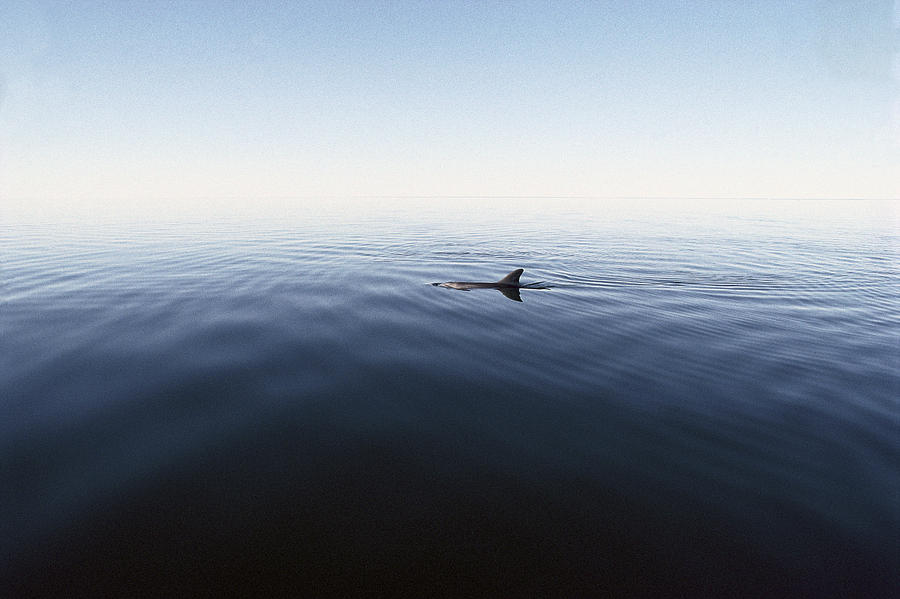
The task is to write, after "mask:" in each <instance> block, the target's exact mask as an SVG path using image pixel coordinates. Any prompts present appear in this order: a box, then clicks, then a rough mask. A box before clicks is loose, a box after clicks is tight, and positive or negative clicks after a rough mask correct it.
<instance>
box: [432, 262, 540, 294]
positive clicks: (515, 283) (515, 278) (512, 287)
mask: <svg viewBox="0 0 900 599" xmlns="http://www.w3.org/2000/svg"><path fill="white" fill-rule="evenodd" d="M523 272H525V269H523V268H517V269H516V270H514V271H512V272H511V273H509V274H508V275H506V276H505V277H503V278H502V279H500V280H499V281H497V282H496V283H471V282H468V281H448V282H446V283H432V285H434V286H435V287H447V288H448V289H459V290H460V291H469V290H470V289H496V290H497V291H499V292H500V293H502V294H503V295H505V296H506V297H508V298H509V299H511V300H513V301H515V302H521V301H522V298H521V296H520V295H519V290H520V289H549V288H548V287H541V285H543V282H538V283H526V284H525V285H522V284H521V283H519V277H520V276H522V273H523Z"/></svg>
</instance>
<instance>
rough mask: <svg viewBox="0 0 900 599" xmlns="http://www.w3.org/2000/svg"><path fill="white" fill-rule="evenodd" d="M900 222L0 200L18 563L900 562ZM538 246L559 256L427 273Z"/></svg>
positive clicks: (698, 585)
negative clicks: (63, 210) (26, 213)
mask: <svg viewBox="0 0 900 599" xmlns="http://www.w3.org/2000/svg"><path fill="white" fill-rule="evenodd" d="M348 205H352V204H349V203H348ZM897 223H898V206H897V204H891V203H880V204H878V203H876V204H853V203H811V202H799V203H787V202H776V203H765V204H754V203H741V204H723V205H717V204H712V203H706V204H684V203H674V202H673V203H668V204H660V203H650V202H581V203H560V202H554V201H551V200H533V201H530V202H524V201H523V202H519V203H514V202H511V201H506V202H501V201H499V200H493V201H488V200H483V201H474V200H453V201H450V200H422V201H419V202H413V201H408V202H386V201H384V200H372V201H370V203H369V204H368V205H367V207H366V208H365V209H360V210H351V209H349V208H347V206H344V207H343V208H327V209H326V208H321V207H319V208H307V209H301V210H291V211H286V212H285V213H283V214H279V213H275V214H269V215H268V216H266V217H252V218H251V217H247V218H236V217H234V216H229V217H208V218H203V219H190V218H182V219H170V221H168V222H167V221H164V220H161V219H149V220H148V219H143V220H141V219H134V220H131V221H129V220H121V221H116V222H91V221H89V220H88V219H81V220H77V221H66V220H63V219H60V220H56V221H52V222H51V221H46V222H36V221H26V220H22V221H21V222H7V223H5V224H4V225H3V230H2V238H0V251H2V254H0V255H2V278H3V287H2V305H0V310H2V312H0V335H2V337H0V338H2V353H0V396H2V403H0V560H2V561H0V565H2V570H0V583H2V587H0V595H3V596H29V595H55V596H73V595H86V596H103V595H115V596H122V595H145V594H152V595H156V596H165V595H167V594H176V595H185V594H192V595H193V594H200V595H204V594H210V595H217V596H219V595H222V594H229V595H230V594H247V593H253V594H262V595H267V594H275V595H294V596H296V595H298V594H301V595H327V594H337V595H347V594H356V593H366V594H375V595H379V594H384V595H398V594H401V595H402V594H406V595H409V594H414V595H420V596H430V595H435V594H437V595H449V596H459V595H465V594H467V593H474V594H495V595H504V596H519V595H538V596H546V595H560V596H572V595H580V596H589V595H602V594H609V593H617V594H636V595H648V596H650V595H653V596H656V595H677V594H681V593H684V594H696V593H706V594H709V595H717V596H723V595H745V596H763V595H765V596H772V595H773V594H782V593H791V594H793V595H795V596H860V597H862V596H866V597H878V596H888V595H890V594H891V593H893V592H896V589H897V586H896V585H897V584H898V570H897V564H898V563H900V549H898V547H900V546H898V538H900V400H898V398H900V279H898V268H900V267H898V264H900V262H898V248H900V233H898V227H897ZM517 267H522V268H525V274H524V275H523V276H522V282H523V283H527V282H530V281H546V282H547V283H548V284H549V285H550V286H551V287H552V289H549V290H524V291H522V299H523V300H524V301H523V302H522V303H518V302H514V301H510V300H509V299H507V298H506V297H504V296H503V295H502V294H500V293H498V292H497V291H495V290H474V291H470V292H461V291H455V290H450V289H443V288H438V287H433V286H431V285H429V283H432V282H438V281H447V280H474V281H491V280H496V279H499V278H500V277H501V276H503V275H505V274H506V273H507V272H509V271H510V270H512V269H514V268H517Z"/></svg>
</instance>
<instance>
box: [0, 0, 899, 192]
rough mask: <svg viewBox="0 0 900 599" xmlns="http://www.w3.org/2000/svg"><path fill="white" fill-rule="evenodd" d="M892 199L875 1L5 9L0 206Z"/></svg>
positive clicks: (892, 35)
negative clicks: (259, 200)
mask: <svg viewBox="0 0 900 599" xmlns="http://www.w3.org/2000/svg"><path fill="white" fill-rule="evenodd" d="M317 194H326V195H348V194H349V195H395V194H396V195H528V196H531V195H554V196H555V195H590V196H623V195H624V196H707V197H709V196H729V197H733V196H775V197H847V196H851V197H894V198H896V197H900V8H898V7H897V6H896V5H895V3H894V2H893V1H887V2H877V1H876V2H843V1H841V2H803V1H799V0H791V1H779V2H763V1H753V2H743V1H741V2H724V1H717V2H646V3H645V2H615V3H611V2H599V1H598V2H578V3H576V2H534V3H532V2H500V3H495V2H448V3H442V2H437V1H429V2H389V3H387V2H385V3H382V2H374V1H365V0H360V1H358V2H346V3H344V2H336V1H324V2H309V3H302V2H299V3H298V2H286V3H283V4H281V3H278V2H275V1H267V2H246V1H245V0H242V1H239V2H234V3H229V2H223V1H211V2H152V1H135V2H123V1H115V2H64V1H62V0H52V1H46V2H44V1H40V0H29V1H26V2H18V1H15V0H13V1H12V2H10V1H9V0H7V1H6V2H4V3H2V7H0V199H2V200H3V201H4V202H7V203H9V202H16V201H18V202H39V201H43V199H45V198H56V199H60V198H62V199H64V200H65V201H72V202H78V201H91V199H94V198H106V199H115V200H116V201H120V202H123V203H126V204H127V203H128V202H137V201H149V200H152V199H153V198H181V197H185V198H189V197H206V198H216V197H231V198H241V197H256V196H304V195H317Z"/></svg>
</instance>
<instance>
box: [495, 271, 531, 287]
mask: <svg viewBox="0 0 900 599" xmlns="http://www.w3.org/2000/svg"><path fill="white" fill-rule="evenodd" d="M523 272H525V269H524V268H517V269H515V270H514V271H512V272H511V273H509V274H508V275H506V276H505V277H503V278H502V279H500V280H499V281H497V284H498V285H518V284H519V277H521V276H522V273H523Z"/></svg>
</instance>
